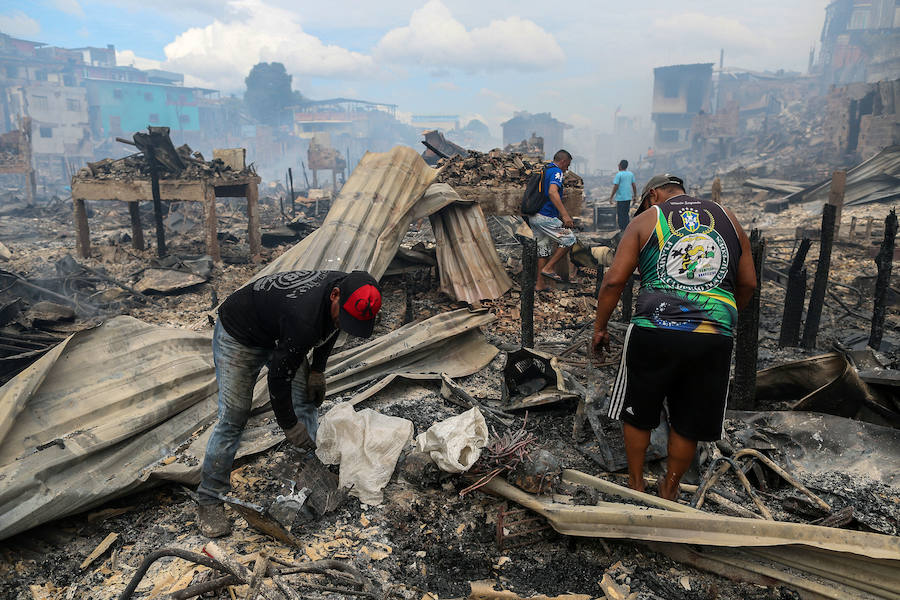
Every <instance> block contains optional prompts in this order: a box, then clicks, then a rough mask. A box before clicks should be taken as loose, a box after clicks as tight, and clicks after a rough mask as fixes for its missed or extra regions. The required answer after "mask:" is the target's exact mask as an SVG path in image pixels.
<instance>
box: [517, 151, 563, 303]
mask: <svg viewBox="0 0 900 600" xmlns="http://www.w3.org/2000/svg"><path fill="white" fill-rule="evenodd" d="M570 164H572V155H571V154H569V152H568V151H566V150H559V151H557V152H556V154H554V155H553V162H551V163H550V164H549V165H547V166H546V167H545V168H544V171H543V177H542V178H541V180H540V187H539V190H540V193H542V194H543V198H544V202H543V204H541V206H540V208H539V209H538V210H537V212H536V213H534V214H529V209H528V208H527V207H526V206H525V205H524V202H523V213H524V215H525V218H526V219H527V221H528V224H529V226H530V227H531V230H532V231H533V232H534V237H535V241H536V242H537V250H538V275H537V282H536V284H535V286H534V289H535V290H537V291H541V290H545V289H547V288H548V287H549V286H548V285H547V279H552V280H554V281H558V282H562V277H560V276H559V275H557V274H556V273H555V272H554V271H553V267H554V266H556V263H558V262H559V261H560V260H561V259H562V258H563V257H565V255H566V254H567V253H568V252H569V250H571V248H572V246H573V245H574V244H575V234H574V233H572V229H571V228H572V227H573V226H574V223H573V222H572V217H571V216H569V212H568V211H567V210H566V207H565V206H563V203H562V196H563V174H564V173H565V172H566V171H567V170H568V169H569V165H570ZM531 187H532V186H531V185H529V190H526V199H525V202H527V200H528V198H527V196H528V194H529V191H530V188H531ZM554 244H556V245H557V247H556V250H554V249H553V245H554Z"/></svg>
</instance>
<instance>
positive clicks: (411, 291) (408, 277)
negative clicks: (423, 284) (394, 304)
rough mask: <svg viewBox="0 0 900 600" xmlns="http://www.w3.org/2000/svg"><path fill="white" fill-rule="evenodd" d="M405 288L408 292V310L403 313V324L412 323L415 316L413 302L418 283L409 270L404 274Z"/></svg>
mask: <svg viewBox="0 0 900 600" xmlns="http://www.w3.org/2000/svg"><path fill="white" fill-rule="evenodd" d="M403 288H404V291H405V292H406V310H405V311H404V313H403V324H404V325H406V324H407V323H412V321H413V319H414V318H415V310H413V308H414V307H413V302H414V301H415V295H416V284H415V281H414V280H413V274H412V273H410V272H409V271H407V272H406V273H404V274H403Z"/></svg>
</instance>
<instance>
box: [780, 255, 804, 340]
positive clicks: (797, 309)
mask: <svg viewBox="0 0 900 600" xmlns="http://www.w3.org/2000/svg"><path fill="white" fill-rule="evenodd" d="M811 245H812V241H811V240H810V239H809V238H803V241H801V242H800V247H799V248H798V249H797V254H796V255H795V256H794V260H793V262H791V268H790V270H789V271H788V281H787V290H786V291H785V294H784V313H783V314H782V317H781V336H780V337H779V339H778V345H779V346H781V347H782V348H784V347H793V346H796V345H797V344H798V343H800V322H801V320H802V319H803V305H804V303H805V302H806V266H805V264H804V263H805V262H806V255H807V253H809V247H810V246H811Z"/></svg>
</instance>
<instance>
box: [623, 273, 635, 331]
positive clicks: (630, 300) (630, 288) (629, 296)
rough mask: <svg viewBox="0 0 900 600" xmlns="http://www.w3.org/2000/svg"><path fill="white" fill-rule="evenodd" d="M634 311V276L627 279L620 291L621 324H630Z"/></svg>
mask: <svg viewBox="0 0 900 600" xmlns="http://www.w3.org/2000/svg"><path fill="white" fill-rule="evenodd" d="M633 309H634V276H633V275H632V276H631V277H629V278H628V281H626V282H625V289H624V290H622V322H623V323H630V322H631V315H632V313H633Z"/></svg>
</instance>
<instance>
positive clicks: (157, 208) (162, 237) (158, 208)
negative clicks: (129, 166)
mask: <svg viewBox="0 0 900 600" xmlns="http://www.w3.org/2000/svg"><path fill="white" fill-rule="evenodd" d="M147 162H148V163H149V166H150V191H151V193H152V194H153V218H154V220H155V221H156V255H157V256H160V257H162V256H165V255H166V229H165V225H163V217H162V197H160V195H159V167H158V166H157V164H156V159H155V158H153V157H152V156H148V157H147Z"/></svg>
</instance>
